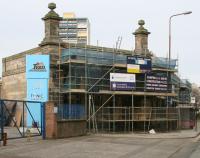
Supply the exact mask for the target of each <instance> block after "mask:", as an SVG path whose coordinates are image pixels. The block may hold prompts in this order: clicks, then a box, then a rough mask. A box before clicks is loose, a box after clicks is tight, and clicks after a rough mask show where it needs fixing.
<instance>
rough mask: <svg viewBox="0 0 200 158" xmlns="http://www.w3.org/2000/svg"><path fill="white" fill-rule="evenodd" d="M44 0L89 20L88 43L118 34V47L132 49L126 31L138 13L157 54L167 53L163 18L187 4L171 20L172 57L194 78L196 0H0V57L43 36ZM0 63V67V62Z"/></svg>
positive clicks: (106, 41) (199, 5) (199, 26)
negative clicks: (89, 39) (180, 14)
mask: <svg viewBox="0 0 200 158" xmlns="http://www.w3.org/2000/svg"><path fill="white" fill-rule="evenodd" d="M49 2H55V3H56V4H57V8H56V12H58V13H59V14H60V16H62V14H63V12H75V13H76V15H77V16H78V17H88V18H89V20H90V23H91V44H92V45H96V43H97V40H98V41H99V45H102V46H106V47H113V45H114V44H115V42H116V40H117V37H118V36H122V37H123V40H122V45H121V48H123V49H133V48H134V39H133V35H132V32H133V31H134V30H135V29H137V28H138V25H137V22H138V20H139V19H144V20H145V22H146V24H145V27H146V28H147V29H148V30H149V31H150V32H151V34H150V36H149V49H150V50H151V51H152V52H154V53H155V54H156V55H157V56H163V57H166V56H167V52H168V20H169V17H170V15H173V14H176V13H181V12H184V11H189V10H191V11H192V12H193V13H192V14H190V15H187V16H179V17H175V18H174V19H173V22H172V57H174V58H177V56H179V72H180V74H181V77H182V78H188V79H189V80H190V81H191V82H195V83H197V84H200V73H199V72H198V67H199V66H200V64H199V58H200V54H199V45H200V42H199V41H200V40H199V39H200V21H199V16H200V2H199V1H198V0H167V1H164V0H139V1H138V0H54V1H50V0H42V1H41V0H20V1H13V0H1V5H0V16H1V23H0V58H2V57H6V56H9V55H13V54H16V53H20V52H21V51H25V50H28V49H31V48H34V47H36V46H37V45H38V44H39V43H40V41H41V40H42V39H43V36H44V24H43V22H42V20H41V18H42V17H43V16H44V15H45V14H46V13H47V12H48V8H47V5H48V3H49ZM0 69H1V68H0Z"/></svg>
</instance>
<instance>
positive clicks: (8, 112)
mask: <svg viewBox="0 0 200 158" xmlns="http://www.w3.org/2000/svg"><path fill="white" fill-rule="evenodd" d="M44 105H45V103H43V102H33V101H23V100H5V99H3V100H2V99H1V100H0V127H1V129H0V140H1V141H2V140H3V135H4V136H5V134H6V135H7V139H16V138H24V137H33V136H42V137H43V139H45V108H44ZM35 107H37V108H38V109H40V110H39V111H35V112H34V111H33V110H31V109H35ZM38 118H39V119H40V120H38Z"/></svg>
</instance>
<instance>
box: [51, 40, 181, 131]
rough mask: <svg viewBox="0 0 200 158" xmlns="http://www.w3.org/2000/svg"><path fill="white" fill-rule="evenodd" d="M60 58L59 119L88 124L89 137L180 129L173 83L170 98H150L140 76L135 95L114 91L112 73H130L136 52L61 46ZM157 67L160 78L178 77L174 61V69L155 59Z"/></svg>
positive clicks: (152, 94)
mask: <svg viewBox="0 0 200 158" xmlns="http://www.w3.org/2000/svg"><path fill="white" fill-rule="evenodd" d="M59 49H60V48H59ZM59 54H60V56H59V62H57V68H58V69H59V70H58V72H59V75H54V76H55V78H54V80H55V85H56V83H58V84H59V86H58V87H59V88H58V90H57V92H58V93H59V102H57V104H58V107H59V108H58V109H59V110H58V118H59V119H67V120H68V119H85V120H87V125H88V130H89V132H95V133H97V132H114V133H115V132H136V131H140V132H148V131H149V130H150V129H152V128H153V129H155V130H157V131H170V130H177V129H179V110H178V109H177V107H176V106H177V104H176V103H174V102H173V100H174V99H173V98H176V97H177V93H175V92H173V91H172V83H171V81H170V82H168V87H169V88H168V90H167V91H166V92H149V91H148V90H147V89H146V74H137V75H136V88H135V89H133V90H132V91H113V90H111V89H110V73H111V72H112V73H127V69H126V60H127V56H131V55H133V52H132V51H126V50H117V49H115V48H113V49H111V48H104V47H94V46H86V45H85V46H80V45H74V44H62V50H61V52H60V53H59ZM152 62H153V63H152V65H153V67H152V72H153V73H155V74H160V75H166V74H167V73H171V74H173V73H174V72H176V61H175V60H172V62H170V63H171V65H170V67H167V64H168V60H166V59H164V58H162V59H161V58H157V57H153V58H152ZM55 73H56V71H55ZM175 86H177V85H175Z"/></svg>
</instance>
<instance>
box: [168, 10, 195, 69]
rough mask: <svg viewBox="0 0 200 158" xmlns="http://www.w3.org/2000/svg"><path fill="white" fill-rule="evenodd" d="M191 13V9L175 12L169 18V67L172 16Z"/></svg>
mask: <svg viewBox="0 0 200 158" xmlns="http://www.w3.org/2000/svg"><path fill="white" fill-rule="evenodd" d="M191 13H192V12H191V11H188V12H183V13H179V14H174V15H172V16H170V18H169V67H170V60H171V21H172V18H173V17H175V16H179V15H188V14H191Z"/></svg>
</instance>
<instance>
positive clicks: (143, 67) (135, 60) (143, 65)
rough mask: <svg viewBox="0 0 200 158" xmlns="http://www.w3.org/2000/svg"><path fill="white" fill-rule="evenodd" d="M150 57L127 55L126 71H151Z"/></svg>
mask: <svg viewBox="0 0 200 158" xmlns="http://www.w3.org/2000/svg"><path fill="white" fill-rule="evenodd" d="M151 67H152V64H151V59H150V58H143V57H134V56H128V57H127V72H128V73H145V72H150V71H151Z"/></svg>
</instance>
